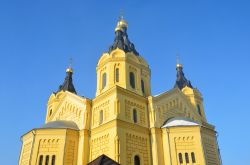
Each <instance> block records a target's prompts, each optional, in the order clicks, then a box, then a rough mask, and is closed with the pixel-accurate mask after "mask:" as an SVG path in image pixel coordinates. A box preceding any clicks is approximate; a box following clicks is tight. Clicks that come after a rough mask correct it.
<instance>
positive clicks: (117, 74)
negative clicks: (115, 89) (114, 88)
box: [115, 68, 119, 82]
mask: <svg viewBox="0 0 250 165" xmlns="http://www.w3.org/2000/svg"><path fill="white" fill-rule="evenodd" d="M115 82H119V68H116V69H115Z"/></svg>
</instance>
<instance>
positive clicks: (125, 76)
mask: <svg viewBox="0 0 250 165" xmlns="http://www.w3.org/2000/svg"><path fill="white" fill-rule="evenodd" d="M127 29H128V24H127V22H126V21H125V20H124V19H123V18H122V19H120V20H119V22H118V24H117V26H116V29H115V39H114V43H113V44H112V46H111V47H110V48H109V51H108V52H106V53H104V54H103V55H102V56H101V58H100V59H99V61H98V64H97V67H96V73H97V87H96V97H95V98H94V99H92V100H91V99H88V98H85V97H81V96H79V95H77V92H76V89H75V87H74V85H73V82H72V76H73V69H72V68H71V67H69V68H68V69H67V70H66V78H65V80H64V83H63V84H62V85H60V87H59V90H58V91H57V92H54V93H52V94H51V96H50V98H49V100H48V105H47V112H46V113H47V115H46V121H45V124H44V125H43V126H42V127H41V128H36V129H33V130H31V131H29V132H28V133H26V134H24V135H23V136H22V141H23V144H22V149H21V153H20V159H19V165H49V164H51V165H55V164H56V165H62V164H63V165H86V164H88V163H90V162H95V161H97V160H101V158H100V156H101V157H103V155H105V156H107V157H108V158H110V159H112V160H113V161H115V162H117V164H122V165H164V164H165V165H220V164H221V161H220V154H219V150H218V145H217V138H216V131H215V128H214V126H213V125H211V124H209V123H208V122H207V119H206V115H205V111H204V107H203V99H202V95H201V93H200V92H199V91H198V90H197V89H195V88H193V87H192V85H191V82H190V81H189V80H187V79H186V78H185V76H184V73H183V67H182V65H181V64H177V66H176V71H177V79H176V83H175V85H174V88H173V89H171V90H169V91H166V92H165V93H162V94H160V95H157V96H152V94H151V84H150V79H151V71H150V68H149V65H148V63H147V62H146V61H145V60H144V59H143V57H142V56H141V55H140V54H139V53H138V52H137V51H136V49H135V46H134V45H133V43H132V42H130V40H129V39H128V35H127ZM90 164H91V163H90Z"/></svg>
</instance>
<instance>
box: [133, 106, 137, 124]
mask: <svg viewBox="0 0 250 165" xmlns="http://www.w3.org/2000/svg"><path fill="white" fill-rule="evenodd" d="M133 121H134V123H137V111H136V109H133Z"/></svg>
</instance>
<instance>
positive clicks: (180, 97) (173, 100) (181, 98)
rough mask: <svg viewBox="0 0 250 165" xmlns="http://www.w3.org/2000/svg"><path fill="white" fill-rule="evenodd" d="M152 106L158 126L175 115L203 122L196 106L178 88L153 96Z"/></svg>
mask: <svg viewBox="0 0 250 165" xmlns="http://www.w3.org/2000/svg"><path fill="white" fill-rule="evenodd" d="M150 108H151V109H153V111H154V113H155V118H156V119H155V126H156V127H161V126H162V125H163V124H164V122H165V121H166V120H168V119H170V118H174V117H185V118H190V119H192V120H194V121H195V122H197V123H201V117H200V115H199V114H198V112H197V110H196V107H194V106H193V105H192V104H191V103H190V101H189V100H188V98H187V97H186V96H185V95H184V94H183V93H182V92H181V91H180V90H179V89H177V88H174V89H173V90H170V91H168V92H165V93H162V94H160V95H157V96H155V97H153V98H152V106H151V107H150Z"/></svg>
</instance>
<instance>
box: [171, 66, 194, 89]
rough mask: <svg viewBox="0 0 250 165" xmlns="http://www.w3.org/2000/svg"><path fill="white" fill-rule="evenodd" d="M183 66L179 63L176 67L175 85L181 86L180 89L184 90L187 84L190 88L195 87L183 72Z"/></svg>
mask: <svg viewBox="0 0 250 165" xmlns="http://www.w3.org/2000/svg"><path fill="white" fill-rule="evenodd" d="M182 69H183V68H182V66H181V65H178V66H177V67H176V70H177V79H176V82H175V85H174V87H175V88H176V87H177V88H179V89H180V90H182V89H183V88H184V87H185V86H188V87H190V88H193V86H192V84H191V82H190V81H189V80H188V79H186V77H185V75H184V73H183V70H182Z"/></svg>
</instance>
